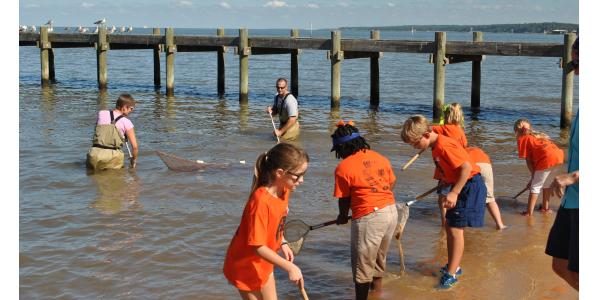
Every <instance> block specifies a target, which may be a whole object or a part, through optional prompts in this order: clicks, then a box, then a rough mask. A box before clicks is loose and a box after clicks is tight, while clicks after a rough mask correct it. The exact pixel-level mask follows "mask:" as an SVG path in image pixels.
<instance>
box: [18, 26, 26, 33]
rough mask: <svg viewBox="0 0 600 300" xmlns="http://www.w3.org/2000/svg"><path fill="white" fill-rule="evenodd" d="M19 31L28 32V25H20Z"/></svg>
mask: <svg viewBox="0 0 600 300" xmlns="http://www.w3.org/2000/svg"><path fill="white" fill-rule="evenodd" d="M19 32H27V26H26V25H23V26H19Z"/></svg>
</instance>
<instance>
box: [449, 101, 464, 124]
mask: <svg viewBox="0 0 600 300" xmlns="http://www.w3.org/2000/svg"><path fill="white" fill-rule="evenodd" d="M464 123H465V116H464V115H463V111H462V106H460V104H459V103H456V102H454V103H451V104H450V105H448V106H446V107H444V124H447V125H459V126H460V127H463V124H464Z"/></svg>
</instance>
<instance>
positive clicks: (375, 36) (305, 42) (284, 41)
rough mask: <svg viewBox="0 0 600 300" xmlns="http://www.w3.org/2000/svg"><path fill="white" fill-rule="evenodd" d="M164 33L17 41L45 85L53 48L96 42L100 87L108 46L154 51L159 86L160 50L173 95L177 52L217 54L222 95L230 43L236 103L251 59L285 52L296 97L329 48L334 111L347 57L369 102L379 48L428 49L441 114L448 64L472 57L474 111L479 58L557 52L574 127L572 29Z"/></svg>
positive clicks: (244, 91)
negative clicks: (365, 85) (459, 36)
mask: <svg viewBox="0 0 600 300" xmlns="http://www.w3.org/2000/svg"><path fill="white" fill-rule="evenodd" d="M164 32H165V34H164V35H161V30H160V29H159V28H155V29H154V30H153V34H137V35H136V34H126V35H122V34H107V32H106V28H99V31H98V33H97V34H86V33H84V34H73V33H53V32H51V33H49V32H48V28H47V27H43V26H42V27H41V28H40V33H34V32H22V33H20V34H19V46H37V47H39V48H40V60H41V61H40V62H41V84H42V86H47V85H50V84H52V83H53V82H55V80H56V78H55V73H54V50H53V49H55V48H77V47H94V48H95V49H96V54H97V62H98V63H97V66H98V67H97V75H98V87H99V88H100V89H105V88H106V87H107V84H108V76H107V63H106V59H107V51H109V50H129V49H152V50H153V52H154V85H155V86H156V87H160V85H161V79H160V52H164V53H165V67H166V93H167V94H168V95H169V94H173V93H174V90H175V84H174V74H175V72H174V68H175V65H174V60H175V54H176V53H177V52H216V53H217V60H218V64H217V65H218V68H217V69H218V70H217V78H218V80H217V89H218V94H219V96H223V95H224V93H225V60H224V53H225V51H226V47H234V49H235V51H234V53H236V54H237V55H238V56H239V72H240V73H239V74H240V78H239V101H240V102H242V103H245V102H247V101H248V57H249V56H250V55H263V54H289V55H290V56H291V59H290V64H291V74H290V79H291V80H290V85H291V92H292V94H294V95H295V96H298V93H299V91H298V55H299V54H300V53H301V50H302V49H310V50H323V51H327V57H328V58H329V60H330V62H331V109H332V110H335V109H338V108H339V107H340V96H341V95H340V86H341V63H342V61H343V60H345V59H358V58H369V59H370V66H371V69H370V70H371V97H370V106H371V108H373V109H376V108H377V107H378V106H379V58H380V54H381V53H382V52H401V53H430V54H431V58H430V62H432V63H433V64H434V89H433V90H434V91H433V116H434V120H435V119H438V118H439V116H440V112H441V109H442V107H443V105H444V86H445V67H446V65H448V64H453V63H462V62H471V63H472V84H471V109H472V110H474V111H478V110H479V109H480V90H481V61H482V57H483V55H501V56H534V57H559V58H561V59H562V63H561V67H562V69H563V80H562V93H561V122H560V123H561V124H560V125H561V127H562V128H566V127H569V126H570V124H571V117H572V103H573V72H572V71H573V70H572V68H571V67H569V66H570V65H569V62H570V61H571V46H572V45H573V43H574V41H575V38H576V36H575V34H573V33H568V34H565V35H564V43H563V44H558V43H529V42H485V41H483V34H482V33H481V32H473V41H471V42H467V41H446V33H445V32H436V33H435V40H434V41H413V40H410V41H409V40H381V39H380V38H379V37H380V34H379V31H377V30H373V31H371V38H370V39H342V38H341V32H340V31H332V32H331V38H330V39H325V38H303V37H300V36H299V34H298V30H296V29H293V30H291V33H290V37H249V36H248V30H247V29H240V30H239V35H238V36H225V35H224V29H223V28H219V29H217V35H216V36H197V35H174V30H173V28H166V29H165V30H164Z"/></svg>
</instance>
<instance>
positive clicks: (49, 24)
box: [44, 20, 54, 27]
mask: <svg viewBox="0 0 600 300" xmlns="http://www.w3.org/2000/svg"><path fill="white" fill-rule="evenodd" d="M52 24H54V20H48V22H46V24H44V25H48V26H50V27H52Z"/></svg>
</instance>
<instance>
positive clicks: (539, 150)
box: [514, 119, 565, 216]
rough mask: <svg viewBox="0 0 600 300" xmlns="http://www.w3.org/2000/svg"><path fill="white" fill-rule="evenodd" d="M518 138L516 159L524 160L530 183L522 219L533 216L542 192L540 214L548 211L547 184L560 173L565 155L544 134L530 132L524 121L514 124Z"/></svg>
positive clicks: (548, 188)
mask: <svg viewBox="0 0 600 300" xmlns="http://www.w3.org/2000/svg"><path fill="white" fill-rule="evenodd" d="M514 130H515V134H516V136H517V147H518V149H519V158H525V159H526V161H527V168H528V169H529V172H530V173H531V179H530V181H529V184H528V185H529V199H528V201H527V210H526V211H523V212H521V215H523V216H532V215H533V210H534V208H535V203H536V202H537V199H538V195H539V194H540V191H542V193H543V194H542V195H543V198H542V205H541V206H540V208H539V210H540V212H543V213H545V212H551V210H550V207H549V206H550V195H551V194H550V193H551V189H550V185H551V184H552V180H553V179H554V177H556V175H558V173H559V172H560V167H561V164H562V163H563V162H564V158H565V154H564V152H563V151H562V149H560V148H558V146H556V145H555V144H554V143H553V142H552V141H551V140H550V139H549V137H548V135H546V134H543V133H538V132H535V131H533V130H532V129H531V123H530V122H529V121H528V120H527V119H518V120H517V121H516V122H515V125H514Z"/></svg>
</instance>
